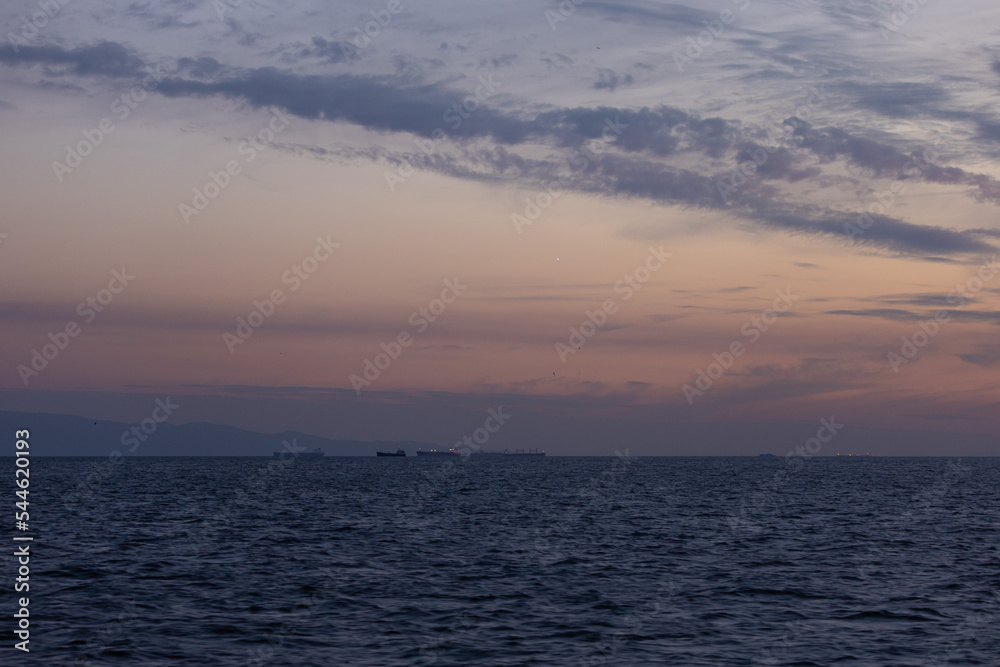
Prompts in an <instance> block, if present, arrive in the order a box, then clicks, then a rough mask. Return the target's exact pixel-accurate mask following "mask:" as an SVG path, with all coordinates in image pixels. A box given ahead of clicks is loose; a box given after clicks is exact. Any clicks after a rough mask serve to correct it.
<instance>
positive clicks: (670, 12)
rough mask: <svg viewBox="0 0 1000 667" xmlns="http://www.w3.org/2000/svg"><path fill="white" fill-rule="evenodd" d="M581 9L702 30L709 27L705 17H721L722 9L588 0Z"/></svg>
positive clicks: (627, 19) (632, 20)
mask: <svg viewBox="0 0 1000 667" xmlns="http://www.w3.org/2000/svg"><path fill="white" fill-rule="evenodd" d="M577 9H579V10H583V11H584V12H588V13H593V14H600V15H601V16H602V17H603V18H605V19H606V20H608V21H615V22H629V23H639V24H641V25H644V26H649V25H661V26H665V25H671V26H682V27H686V28H697V29H698V30H704V29H705V25H704V22H705V21H712V20H713V19H714V20H718V18H719V12H718V11H715V12H712V11H706V10H703V9H695V8H693V7H688V6H686V5H679V4H676V3H652V2H649V3H645V2H585V3H582V4H580V5H579V6H578V8H577Z"/></svg>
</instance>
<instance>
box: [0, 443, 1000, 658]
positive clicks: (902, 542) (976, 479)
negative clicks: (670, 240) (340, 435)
mask: <svg viewBox="0 0 1000 667" xmlns="http://www.w3.org/2000/svg"><path fill="white" fill-rule="evenodd" d="M611 449H612V450H613V449H614V448H613V447H612V448H611ZM619 449H621V450H622V452H623V453H619V454H617V455H615V456H611V457H545V458H517V457H496V458H484V459H477V458H466V457H462V458H446V459H434V458H427V457H421V458H417V457H413V456H410V457H406V458H376V457H370V458H358V457H326V458H323V459H317V460H298V459H296V458H294V457H289V458H286V459H282V460H276V459H264V458H137V457H135V458H128V457H126V458H121V459H117V460H112V459H99V458H47V459H46V458H37V459H34V460H33V461H32V464H31V487H30V489H31V493H30V503H31V504H30V515H31V529H30V531H29V533H30V535H31V536H33V538H34V540H33V541H32V542H31V559H30V593H18V594H17V595H12V594H11V593H10V591H11V590H12V585H13V579H14V576H15V571H16V567H17V566H16V564H15V559H14V558H12V557H11V556H10V555H7V556H6V558H5V559H4V563H5V565H4V568H3V577H4V578H5V579H6V580H5V581H4V582H3V587H4V589H5V590H7V591H8V593H7V594H6V595H5V596H4V597H3V600H4V602H3V613H2V619H3V620H0V635H2V636H3V637H5V641H6V642H7V643H8V644H9V645H10V646H7V647H4V649H3V652H2V653H0V656H2V657H0V663H2V664H3V665H45V666H46V667H49V666H58V665H163V666H167V665H169V666H171V667H174V666H177V665H202V666H204V665H227V666H228V665H234V666H235V665H246V666H248V667H249V666H260V665H283V666H297V667H301V666H311V665H315V666H321V665H322V666H327V665H366V666H367V665H372V666H376V665H377V666H380V667H392V666H397V665H398V666H404V665H426V666H431V665H434V666H439V667H444V666H451V665H454V666H458V665H463V666H464V665H476V666H491V665H568V666H580V667H584V666H587V667H589V666H593V665H651V666H652V665H683V666H686V667H695V666H700V665H706V666H707V665H787V666H793V665H794V666H798V667H801V666H808V665H818V666H824V667H829V666H838V667H839V666H846V665H852V666H853V665H866V666H868V665H879V666H896V665H899V666H902V665H924V666H930V665H934V666H944V665H953V666H957V665H991V666H994V667H995V666H997V665H1000V499H998V491H1000V459H996V458H961V459H949V458H876V457H856V456H852V457H847V456H841V457H816V458H811V459H803V458H800V457H795V458H790V459H786V458H784V457H742V458H740V457H705V458H671V457H662V458H659V457H657V458H653V457H650V458H645V457H634V456H630V455H628V454H627V452H624V447H620V448H619ZM3 466H4V469H5V477H6V478H7V479H13V472H12V471H13V462H12V460H11V459H5V460H4V463H3ZM11 486H12V485H11ZM8 495H11V496H12V495H13V488H11V490H10V492H9V494H8ZM10 500H11V504H13V500H14V499H13V498H11V499H10ZM12 519H13V517H11V521H10V523H11V524H12V523H13V521H12ZM7 532H8V535H9V536H8V544H9V545H12V544H15V542H12V541H10V540H11V536H17V534H18V533H17V532H16V531H15V530H13V529H12V528H11V529H9V530H7ZM7 551H8V554H9V553H10V552H12V551H13V549H10V548H9V549H8V550H7ZM21 595H25V596H28V597H29V598H30V614H31V615H30V620H31V626H30V627H31V630H30V653H23V652H21V651H18V650H16V649H13V648H12V646H13V644H14V642H15V641H17V640H16V639H15V637H14V634H13V629H14V626H15V619H13V613H14V608H15V598H17V597H18V596H21ZM4 626H6V627H4Z"/></svg>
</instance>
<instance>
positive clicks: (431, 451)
mask: <svg viewBox="0 0 1000 667" xmlns="http://www.w3.org/2000/svg"><path fill="white" fill-rule="evenodd" d="M461 455H462V453H461V452H460V451H458V450H457V449H449V450H447V451H443V452H439V451H438V450H436V449H428V450H427V451H426V452H425V451H424V450H422V449H418V450H417V456H461Z"/></svg>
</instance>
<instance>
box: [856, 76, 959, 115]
mask: <svg viewBox="0 0 1000 667" xmlns="http://www.w3.org/2000/svg"><path fill="white" fill-rule="evenodd" d="M843 88H844V90H845V91H846V92H847V94H848V96H849V97H851V98H853V99H854V100H855V101H856V102H857V104H858V105H860V106H861V107H863V108H866V109H871V110H872V111H875V112H877V113H880V114H882V115H884V116H890V117H893V118H914V117H921V116H924V115H937V114H938V113H939V110H940V108H941V107H942V105H943V104H944V103H945V102H947V101H948V100H949V98H950V95H949V93H948V92H947V91H946V90H945V89H944V88H942V87H941V86H939V85H937V84H928V83H908V82H896V83H892V82H890V83H871V84H869V83H857V82H852V83H848V84H845V85H844V86H843Z"/></svg>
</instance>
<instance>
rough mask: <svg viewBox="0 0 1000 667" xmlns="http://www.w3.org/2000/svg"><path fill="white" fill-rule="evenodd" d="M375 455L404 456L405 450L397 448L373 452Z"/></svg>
mask: <svg viewBox="0 0 1000 667" xmlns="http://www.w3.org/2000/svg"><path fill="white" fill-rule="evenodd" d="M375 456H406V452H405V451H404V450H402V449H397V450H396V451H395V452H375Z"/></svg>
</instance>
